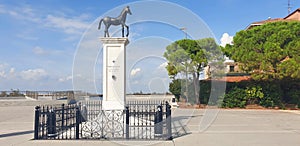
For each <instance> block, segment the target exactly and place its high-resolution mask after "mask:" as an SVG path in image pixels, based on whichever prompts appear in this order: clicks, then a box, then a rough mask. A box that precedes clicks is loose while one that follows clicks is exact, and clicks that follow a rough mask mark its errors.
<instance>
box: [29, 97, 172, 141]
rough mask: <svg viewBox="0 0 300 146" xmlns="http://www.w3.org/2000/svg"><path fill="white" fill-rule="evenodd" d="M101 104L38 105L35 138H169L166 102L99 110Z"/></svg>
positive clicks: (170, 131)
mask: <svg viewBox="0 0 300 146" xmlns="http://www.w3.org/2000/svg"><path fill="white" fill-rule="evenodd" d="M101 105H102V103H101V101H83V102H79V103H77V104H70V105H64V104H63V105H61V106H37V107H36V108H35V126H34V139H128V140H163V139H165V140H171V139H172V129H171V106H170V105H169V103H168V102H161V101H129V102H127V106H126V108H125V110H102V109H101Z"/></svg>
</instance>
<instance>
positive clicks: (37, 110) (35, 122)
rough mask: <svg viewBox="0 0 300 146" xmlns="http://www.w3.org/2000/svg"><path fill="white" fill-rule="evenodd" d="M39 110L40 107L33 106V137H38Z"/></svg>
mask: <svg viewBox="0 0 300 146" xmlns="http://www.w3.org/2000/svg"><path fill="white" fill-rule="evenodd" d="M40 112H41V109H40V107H39V106H36V107H35V116H34V139H35V140H36V139H39V124H40Z"/></svg>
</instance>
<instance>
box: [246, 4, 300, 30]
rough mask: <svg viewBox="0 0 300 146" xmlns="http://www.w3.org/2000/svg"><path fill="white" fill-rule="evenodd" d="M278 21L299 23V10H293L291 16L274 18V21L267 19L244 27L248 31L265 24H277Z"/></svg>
mask: <svg viewBox="0 0 300 146" xmlns="http://www.w3.org/2000/svg"><path fill="white" fill-rule="evenodd" d="M278 21H300V8H298V9H297V10H295V11H294V12H292V13H291V14H289V15H287V16H286V17H284V18H275V19H271V18H268V19H267V20H263V21H257V22H253V23H251V24H250V25H248V26H247V27H246V30H249V29H251V28H253V27H255V26H260V25H263V24H265V23H271V22H278Z"/></svg>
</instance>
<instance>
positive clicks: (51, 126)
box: [47, 109, 56, 137]
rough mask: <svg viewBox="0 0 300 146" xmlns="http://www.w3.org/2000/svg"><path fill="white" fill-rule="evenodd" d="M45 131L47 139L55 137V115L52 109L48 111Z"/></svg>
mask: <svg viewBox="0 0 300 146" xmlns="http://www.w3.org/2000/svg"><path fill="white" fill-rule="evenodd" d="M47 130H48V137H55V135H56V115H55V112H54V110H53V109H50V111H49V112H48V116H47Z"/></svg>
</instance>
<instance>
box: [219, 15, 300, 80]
mask: <svg viewBox="0 0 300 146" xmlns="http://www.w3.org/2000/svg"><path fill="white" fill-rule="evenodd" d="M299 49H300V22H297V21H292V22H273V23H266V24H264V25H261V26H256V27H254V28H252V29H250V30H242V31H240V32H238V33H237V34H236V35H235V37H234V38H233V45H227V46H226V47H225V48H224V52H225V54H226V55H227V56H228V57H230V58H232V59H234V60H235V61H237V62H239V63H241V66H240V67H241V69H242V70H244V71H246V72H248V73H251V75H252V77H253V78H254V79H258V80H266V79H278V78H281V79H282V78H300V51H299Z"/></svg>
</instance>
